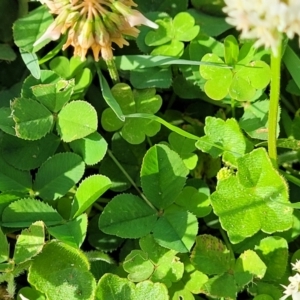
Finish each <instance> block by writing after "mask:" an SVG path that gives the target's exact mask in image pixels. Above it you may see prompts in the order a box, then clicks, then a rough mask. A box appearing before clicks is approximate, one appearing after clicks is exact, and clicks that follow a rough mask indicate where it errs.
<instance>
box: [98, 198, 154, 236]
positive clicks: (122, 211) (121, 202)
mask: <svg viewBox="0 0 300 300" xmlns="http://www.w3.org/2000/svg"><path fill="white" fill-rule="evenodd" d="M156 219H157V214H156V211H155V210H154V209H153V208H151V207H150V206H149V205H148V204H146V203H145V202H144V200H142V199H141V198H139V197H137V196H135V195H131V194H120V195H117V196H116V197H114V198H113V199H112V200H111V201H110V202H109V203H108V204H107V205H106V206H105V208H104V211H103V212H102V214H101V216H100V218H99V228H100V229H101V230H102V231H103V232H105V233H107V234H112V235H117V236H119V237H123V238H133V239H134V238H139V237H142V236H145V235H146V234H148V233H150V231H151V229H152V228H153V226H154V224H155V222H156Z"/></svg>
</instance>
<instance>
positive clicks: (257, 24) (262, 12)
mask: <svg viewBox="0 0 300 300" xmlns="http://www.w3.org/2000/svg"><path fill="white" fill-rule="evenodd" d="M224 1H225V4H226V6H225V7H224V9H223V10H224V12H225V13H227V14H228V17H227V18H226V21H227V22H228V23H229V24H231V25H233V26H235V27H236V28H237V30H241V38H244V39H254V40H256V43H255V46H256V47H259V46H265V47H266V48H271V50H272V51H273V53H274V54H275V55H276V54H277V50H278V46H279V44H280V43H281V39H282V38H281V36H282V34H283V33H284V34H286V35H287V37H288V38H293V37H294V36H295V35H298V36H299V35H300V1H299V0H272V3H270V1H269V0H252V1H249V0H224Z"/></svg>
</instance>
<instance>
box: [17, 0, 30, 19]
mask: <svg viewBox="0 0 300 300" xmlns="http://www.w3.org/2000/svg"><path fill="white" fill-rule="evenodd" d="M27 14H28V0H19V10H18V17H19V18H22V17H24V16H26V15H27Z"/></svg>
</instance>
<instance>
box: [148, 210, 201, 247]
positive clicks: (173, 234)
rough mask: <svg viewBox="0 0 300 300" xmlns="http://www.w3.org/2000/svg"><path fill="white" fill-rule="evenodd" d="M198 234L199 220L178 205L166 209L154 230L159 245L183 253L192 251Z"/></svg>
mask: <svg viewBox="0 0 300 300" xmlns="http://www.w3.org/2000/svg"><path fill="white" fill-rule="evenodd" d="M197 232H198V222H197V218H196V217H195V216H194V215H193V214H191V213H190V212H188V211H186V210H185V209H183V208H181V207H178V206H177V205H171V206H169V207H168V208H166V209H165V210H164V213H163V214H162V216H161V217H160V218H159V219H158V220H157V222H156V224H155V226H154V228H153V236H154V239H155V240H156V242H157V243H158V244H159V245H161V246H163V247H166V248H168V249H173V250H176V251H178V252H181V253H185V252H189V251H190V249H191V248H192V246H193V244H194V242H195V238H196V235H197Z"/></svg>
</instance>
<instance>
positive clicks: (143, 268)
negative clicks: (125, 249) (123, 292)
mask: <svg viewBox="0 0 300 300" xmlns="http://www.w3.org/2000/svg"><path fill="white" fill-rule="evenodd" d="M155 267H157V266H154V264H153V263H152V262H151V261H150V259H149V257H148V254H147V253H145V252H144V251H142V250H132V251H131V252H130V253H129V254H128V255H127V256H126V257H125V260H124V262H123V268H124V270H125V271H126V272H127V273H129V275H128V279H129V280H131V281H133V282H140V281H144V280H146V279H149V278H150V276H151V275H152V273H153V272H154V268H155Z"/></svg>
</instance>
